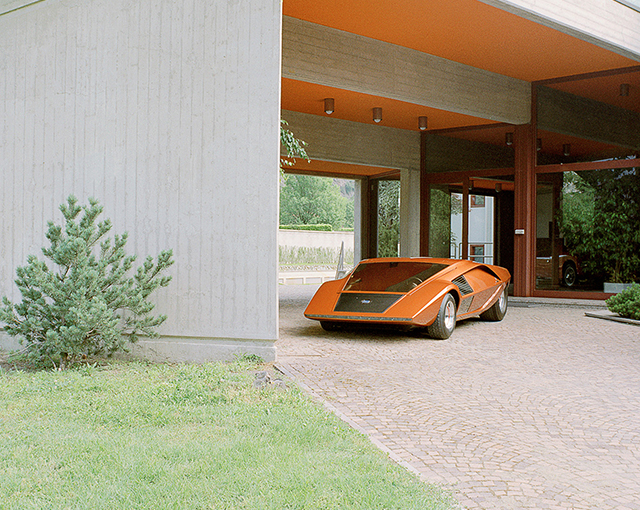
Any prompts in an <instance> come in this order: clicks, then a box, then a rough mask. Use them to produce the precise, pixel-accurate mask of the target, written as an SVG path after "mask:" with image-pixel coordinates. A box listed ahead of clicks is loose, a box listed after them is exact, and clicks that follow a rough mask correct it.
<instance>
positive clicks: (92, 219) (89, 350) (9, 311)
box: [0, 196, 173, 368]
mask: <svg viewBox="0 0 640 510" xmlns="http://www.w3.org/2000/svg"><path fill="white" fill-rule="evenodd" d="M60 210H61V211H62V214H63V216H64V220H65V224H64V228H63V227H62V226H61V225H56V224H54V223H53V222H51V221H50V222H49V223H48V226H49V227H48V230H47V233H46V237H47V239H48V240H49V242H50V246H49V247H48V248H43V249H42V253H43V255H44V256H45V257H46V259H48V262H45V261H42V260H39V259H38V258H37V257H36V256H34V255H30V256H29V257H28V258H27V265H26V266H23V267H19V268H18V269H17V270H16V273H17V279H16V280H15V283H16V285H17V286H18V289H19V290H20V293H21V294H22V302H21V303H16V304H14V303H12V302H11V301H9V299H7V298H6V297H3V300H2V301H3V306H0V322H4V323H5V324H6V325H5V330H6V331H7V333H9V334H10V335H14V336H17V337H19V340H20V342H21V343H22V344H23V345H25V349H24V354H25V355H26V357H27V358H28V359H29V360H30V361H32V362H34V363H35V364H36V365H39V366H51V365H53V366H58V367H61V368H64V367H65V366H68V365H70V364H73V363H75V362H77V361H78V360H80V359H82V358H85V357H87V356H96V355H103V354H106V355H111V354H113V353H115V352H117V351H126V350H127V346H128V344H129V342H135V341H137V340H138V336H139V335H147V336H150V337H157V336H158V334H157V332H156V331H155V330H154V329H153V328H155V327H156V326H159V325H160V324H162V323H163V322H164V321H165V320H166V316H165V315H158V316H152V315H150V312H151V311H152V310H153V308H154V305H153V303H151V302H150V301H149V299H148V298H149V296H150V294H151V293H152V292H153V291H154V290H156V289H157V288H159V287H166V286H167V285H168V284H169V282H170V281H171V277H170V276H162V273H163V272H164V270H165V269H167V268H168V267H169V266H170V265H171V264H173V259H172V256H173V252H172V251H171V250H168V251H163V252H161V253H160V254H159V255H158V257H157V259H156V261H155V262H154V260H153V257H147V259H146V260H145V261H144V263H143V264H142V265H141V266H140V267H138V268H137V270H135V272H133V275H132V276H130V273H131V269H132V267H133V263H134V262H135V260H136V256H135V255H126V253H125V249H124V248H125V245H126V242H127V238H128V235H127V233H126V232H125V233H124V234H123V235H121V236H119V235H115V236H114V238H113V240H111V239H110V238H108V237H105V236H106V234H107V233H108V232H109V231H110V230H111V226H112V225H111V221H110V220H108V219H107V220H105V221H101V222H98V221H97V220H98V216H99V215H100V214H101V213H102V210H103V207H102V206H101V205H100V204H99V203H98V201H97V200H95V199H93V198H90V199H89V205H88V206H80V205H78V203H77V199H76V198H75V197H74V196H70V197H69V198H68V199H67V203H66V204H62V205H61V206H60Z"/></svg>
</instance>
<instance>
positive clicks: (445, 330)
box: [427, 294, 458, 340]
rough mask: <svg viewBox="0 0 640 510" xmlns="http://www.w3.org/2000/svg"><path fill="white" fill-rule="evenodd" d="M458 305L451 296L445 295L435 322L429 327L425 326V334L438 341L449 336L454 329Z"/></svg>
mask: <svg viewBox="0 0 640 510" xmlns="http://www.w3.org/2000/svg"><path fill="white" fill-rule="evenodd" d="M457 310H458V305H457V304H456V300H455V298H454V297H453V295H452V294H447V295H446V296H445V297H444V298H443V299H442V303H440V310H438V315H437V316H436V320H435V321H434V322H433V324H431V325H430V326H427V334H428V335H429V336H430V337H431V338H436V339H438V340H446V339H447V338H449V337H450V336H451V333H453V330H454V329H455V327H456V313H457Z"/></svg>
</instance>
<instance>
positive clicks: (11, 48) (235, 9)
mask: <svg viewBox="0 0 640 510" xmlns="http://www.w3.org/2000/svg"><path fill="white" fill-rule="evenodd" d="M280 8H281V7H280V1H279V0H238V1H234V2H228V1H226V0H204V1H198V0H141V1H136V2H131V1H127V0H109V1H107V0H82V1H80V0H67V1H62V0H46V1H43V2H40V3H37V4H34V5H31V6H27V7H24V8H22V9H19V10H16V11H13V12H10V13H8V14H4V15H2V16H0V47H1V48H2V51H1V52H0V119H1V122H0V236H1V237H2V240H3V242H2V245H1V246H0V295H9V296H10V297H11V298H12V299H13V300H17V299H18V298H19V295H18V293H17V289H16V288H15V286H14V285H13V279H14V275H15V268H16V266H18V265H22V264H24V263H25V260H26V257H27V255H28V254H31V253H33V254H40V248H41V247H42V246H43V245H44V241H45V239H44V232H45V229H46V222H47V220H50V219H54V220H55V221H56V222H60V221H61V214H60V213H59V211H58V210H57V207H58V205H59V204H60V203H61V202H63V201H64V200H65V198H66V197H67V196H68V195H69V194H72V193H73V194H75V195H76V196H77V197H78V198H79V200H80V201H81V202H82V203H86V202H87V198H88V197H89V196H93V197H95V198H97V199H98V200H99V201H100V202H101V203H102V204H103V205H104V207H105V215H104V216H105V217H110V218H111V219H112V220H113V223H114V229H113V231H114V232H116V233H122V232H124V231H125V230H126V231H128V232H129V234H130V241H129V245H128V251H129V253H132V252H134V253H137V254H138V255H139V256H140V257H141V258H142V257H144V256H146V255H148V254H153V255H156V254H157V253H158V252H159V251H160V250H162V249H165V248H173V250H174V254H175V259H176V264H175V265H174V266H173V268H172V271H171V273H172V274H173V281H172V283H171V285H170V286H169V287H168V288H167V289H162V290H161V291H160V292H158V295H157V296H156V301H157V303H158V306H157V308H156V311H157V312H159V313H166V314H167V315H168V316H169V319H168V320H167V322H166V323H165V324H164V325H163V326H162V328H161V331H160V332H161V334H162V336H163V342H164V343H155V344H148V345H146V346H145V347H144V349H145V352H146V353H147V354H148V355H150V356H155V357H160V358H162V357H164V356H165V354H166V353H169V354H168V355H169V356H170V357H173V358H175V359H192V358H194V356H195V358H196V359H199V360H204V359H212V358H216V357H218V356H219V355H220V353H221V352H222V351H224V355H226V356H229V355H230V353H231V352H232V351H233V350H234V347H233V346H234V342H237V341H241V343H242V345H241V346H240V347H239V348H238V349H239V350H241V351H243V352H253V351H255V352H258V353H259V354H261V355H263V356H264V357H266V358H272V357H273V356H274V355H275V350H274V345H273V342H274V341H275V340H276V338H277V334H278V319H277V316H278V314H277V307H278V304H277V225H278V223H277V221H278V175H279V174H278V148H279V137H278V136H279V134H278V126H279V114H280V105H279V103H280V79H279V73H280V32H281V11H280ZM217 341H220V342H221V345H223V348H222V351H220V350H218V351H217V352H216V349H215V345H216V342H217ZM194 346H195V347H194ZM156 348H157V349H159V350H158V351H157V352H156V351H155V349H156ZM238 349H236V350H238ZM189 352H192V353H194V356H191V355H190V354H189Z"/></svg>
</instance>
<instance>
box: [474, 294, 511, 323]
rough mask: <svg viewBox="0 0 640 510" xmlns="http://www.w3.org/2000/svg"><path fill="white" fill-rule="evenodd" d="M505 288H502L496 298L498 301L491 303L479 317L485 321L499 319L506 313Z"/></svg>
mask: <svg viewBox="0 0 640 510" xmlns="http://www.w3.org/2000/svg"><path fill="white" fill-rule="evenodd" d="M507 306H508V301H507V288H506V287H505V288H504V289H502V294H500V297H499V298H498V301H496V302H495V303H493V305H491V308H488V309H487V310H486V311H484V312H482V313H481V314H480V318H481V319H484V320H487V321H501V320H502V319H504V316H505V315H506V314H507Z"/></svg>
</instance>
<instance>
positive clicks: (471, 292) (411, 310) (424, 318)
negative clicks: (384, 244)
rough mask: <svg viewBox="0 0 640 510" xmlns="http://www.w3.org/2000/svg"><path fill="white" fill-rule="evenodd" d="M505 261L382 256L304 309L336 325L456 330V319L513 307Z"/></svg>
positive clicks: (433, 332) (491, 315) (327, 325)
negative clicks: (497, 263) (501, 264)
mask: <svg viewBox="0 0 640 510" xmlns="http://www.w3.org/2000/svg"><path fill="white" fill-rule="evenodd" d="M510 278H511V275H510V274H509V271H508V270H506V269H505V268H503V267H499V266H492V265H489V264H480V263H477V262H472V261H470V260H454V259H435V258H380V259H369V260H363V261H362V262H360V263H359V264H358V265H357V266H356V267H355V269H353V271H351V272H350V273H349V274H348V275H347V276H345V277H344V278H341V279H339V280H334V281H330V282H326V283H324V284H322V285H321V286H320V288H319V289H318V290H317V292H316V293H315V295H314V296H313V298H312V299H311V301H310V302H309V305H308V306H307V309H306V310H305V312H304V314H305V316H306V317H307V318H309V319H314V320H317V321H320V324H321V325H322V327H323V328H324V329H325V330H327V331H331V330H334V329H338V328H340V327H341V326H345V325H363V324H368V325H371V324H375V325H392V326H396V327H401V328H406V329H412V328H423V329H426V332H427V334H428V335H429V336H430V337H433V338H438V339H445V338H449V336H451V333H453V330H454V328H455V326H456V321H458V320H461V319H466V318H468V317H471V316H477V315H479V316H480V317H481V318H482V319H486V320H490V321H500V320H502V318H503V317H504V316H505V314H506V313H507V285H508V284H509V280H510Z"/></svg>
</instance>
